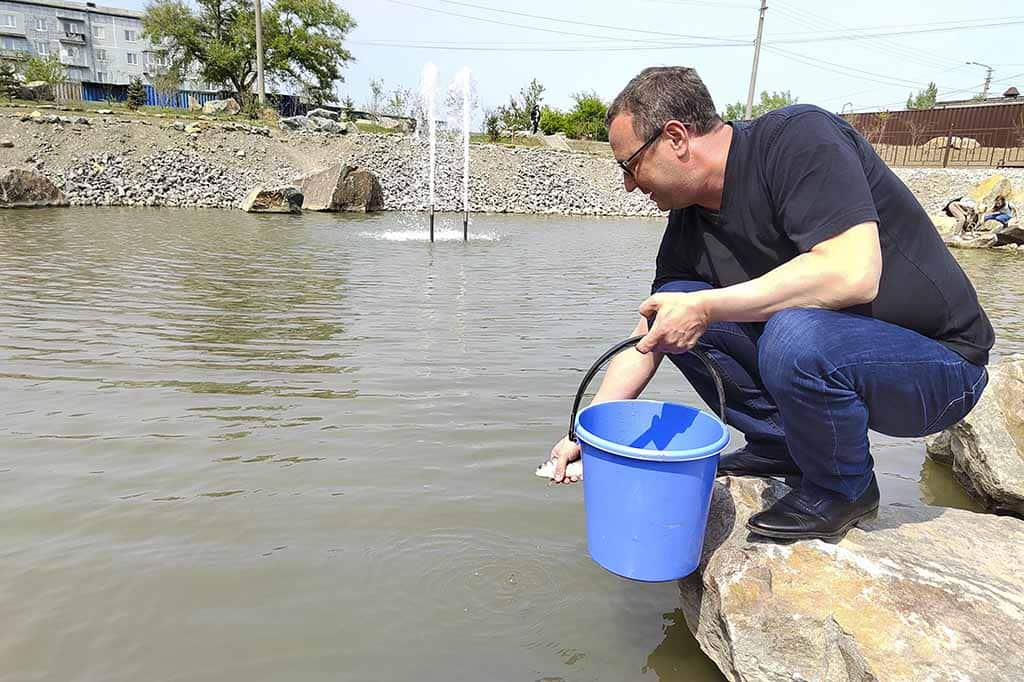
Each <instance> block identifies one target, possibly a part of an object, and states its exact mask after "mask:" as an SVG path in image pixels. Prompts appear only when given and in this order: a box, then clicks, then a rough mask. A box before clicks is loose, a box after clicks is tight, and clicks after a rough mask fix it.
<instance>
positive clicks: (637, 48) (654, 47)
mask: <svg viewBox="0 0 1024 682" xmlns="http://www.w3.org/2000/svg"><path fill="white" fill-rule="evenodd" d="M350 43H351V44H353V45H366V46H368V47H389V48H393V47H406V48H409V49H413V50H436V51H440V52H446V51H450V52H515V53H534V52H537V53H544V52H581V53H591V52H648V51H660V50H681V49H687V50H689V49H698V48H718V47H733V48H735V47H748V46H747V45H737V44H736V43H677V44H675V45H661V44H641V45H631V46H623V45H621V44H619V45H612V46H607V47H539V48H522V47H501V46H489V47H486V46H485V47H469V46H458V45H434V44H422V43H401V42H390V43H389V42H386V41H350Z"/></svg>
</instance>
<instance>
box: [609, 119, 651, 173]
mask: <svg viewBox="0 0 1024 682" xmlns="http://www.w3.org/2000/svg"><path fill="white" fill-rule="evenodd" d="M661 133H662V131H661V130H659V131H658V132H657V133H655V135H654V136H653V137H651V139H649V140H647V142H644V143H643V144H642V145H640V149H637V150H636V151H635V152H633V153H632V154H630V155H629V158H628V159H626V160H625V161H620V160H619V159H615V163H617V164H619V168H621V169H622V173H623V175H627V176H629V177H630V178H632V179H633V180H636V176H635V175H633V169H632V168H630V166H632V165H633V161H635V160H636V159H637V158H639V156H640V155H641V154H643V153H644V150H645V149H647V148H648V147H650V146H651V145H652V144H654V143H655V142H657V141H658V138H659V137H661Z"/></svg>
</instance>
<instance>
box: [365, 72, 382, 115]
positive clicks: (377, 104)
mask: <svg viewBox="0 0 1024 682" xmlns="http://www.w3.org/2000/svg"><path fill="white" fill-rule="evenodd" d="M383 101H384V81H383V80H381V79H379V78H371V79H370V101H369V102H368V103H367V105H366V110H367V111H369V112H370V113H371V114H379V113H380V110H381V104H382V103H383Z"/></svg>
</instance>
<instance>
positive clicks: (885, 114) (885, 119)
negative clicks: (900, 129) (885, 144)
mask: <svg viewBox="0 0 1024 682" xmlns="http://www.w3.org/2000/svg"><path fill="white" fill-rule="evenodd" d="M875 116H876V117H877V118H878V120H879V121H880V122H881V126H880V127H879V132H878V144H882V141H883V140H885V127H886V126H887V125H889V119H891V118H892V112H891V111H879V112H878V113H877V114H875Z"/></svg>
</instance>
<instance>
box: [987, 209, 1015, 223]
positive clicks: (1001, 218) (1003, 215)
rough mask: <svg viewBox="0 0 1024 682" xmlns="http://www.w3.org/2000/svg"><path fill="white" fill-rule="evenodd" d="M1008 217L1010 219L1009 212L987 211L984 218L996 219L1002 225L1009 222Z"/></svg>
mask: <svg viewBox="0 0 1024 682" xmlns="http://www.w3.org/2000/svg"><path fill="white" fill-rule="evenodd" d="M1010 219H1011V216H1010V214H1009V213H1003V212H1002V211H1000V212H999V213H989V214H988V215H987V216H985V220H998V221H999V222H1001V223H1002V224H1003V225H1006V224H1007V223H1009V222H1010Z"/></svg>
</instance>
